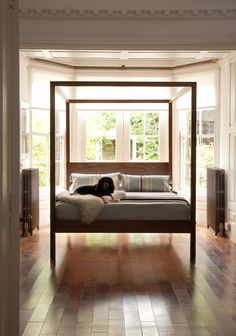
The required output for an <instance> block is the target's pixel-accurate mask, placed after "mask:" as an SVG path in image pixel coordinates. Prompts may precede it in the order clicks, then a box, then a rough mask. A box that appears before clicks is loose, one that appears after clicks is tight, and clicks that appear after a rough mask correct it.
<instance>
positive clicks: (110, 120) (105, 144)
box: [86, 111, 116, 161]
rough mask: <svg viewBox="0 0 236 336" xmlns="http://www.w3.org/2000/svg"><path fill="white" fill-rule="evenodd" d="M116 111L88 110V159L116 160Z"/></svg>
mask: <svg viewBox="0 0 236 336" xmlns="http://www.w3.org/2000/svg"><path fill="white" fill-rule="evenodd" d="M115 152H116V112H97V111H95V112H88V114H87V119H86V159H87V160H89V161H101V160H115Z"/></svg>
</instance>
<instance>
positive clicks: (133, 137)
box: [130, 112, 159, 161]
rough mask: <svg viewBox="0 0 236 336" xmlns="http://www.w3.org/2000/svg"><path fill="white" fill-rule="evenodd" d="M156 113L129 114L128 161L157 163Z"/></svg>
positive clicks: (157, 121)
mask: <svg viewBox="0 0 236 336" xmlns="http://www.w3.org/2000/svg"><path fill="white" fill-rule="evenodd" d="M158 159H159V117H158V112H147V113H145V112H131V113H130V160H131V161H158Z"/></svg>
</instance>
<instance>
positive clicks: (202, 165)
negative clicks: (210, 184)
mask: <svg viewBox="0 0 236 336" xmlns="http://www.w3.org/2000/svg"><path fill="white" fill-rule="evenodd" d="M197 160H198V169H197V184H198V185H199V186H200V187H201V188H206V186H207V168H209V167H213V165H214V138H213V137H209V138H208V137H207V138H199V139H198V148H197Z"/></svg>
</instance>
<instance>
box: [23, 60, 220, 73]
mask: <svg viewBox="0 0 236 336" xmlns="http://www.w3.org/2000/svg"><path fill="white" fill-rule="evenodd" d="M29 60H30V61H33V62H38V63H39V64H42V65H43V64H44V65H52V66H59V67H63V68H67V69H71V70H136V71H137V70H168V71H171V70H178V69H186V68H190V67H195V66H202V65H210V64H215V63H217V62H218V61H219V59H218V58H213V59H208V60H204V61H198V62H192V63H186V64H181V65H174V66H125V65H122V66H74V65H68V64H63V63H60V62H55V61H52V60H44V59H40V58H29Z"/></svg>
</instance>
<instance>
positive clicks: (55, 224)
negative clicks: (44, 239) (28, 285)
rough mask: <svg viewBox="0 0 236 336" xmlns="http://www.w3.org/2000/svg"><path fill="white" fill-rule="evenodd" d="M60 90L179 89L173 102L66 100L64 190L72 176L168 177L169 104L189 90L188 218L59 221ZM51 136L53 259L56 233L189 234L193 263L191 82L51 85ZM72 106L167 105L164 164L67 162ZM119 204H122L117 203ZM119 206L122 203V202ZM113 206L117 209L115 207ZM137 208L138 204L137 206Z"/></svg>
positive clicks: (193, 89) (193, 102)
mask: <svg viewBox="0 0 236 336" xmlns="http://www.w3.org/2000/svg"><path fill="white" fill-rule="evenodd" d="M60 87H145V88H148V87H154V88H155V87H156V88H157V87H170V88H180V89H181V88H183V89H181V90H180V91H179V93H177V95H175V97H174V98H173V99H125V100H124V99H112V100H111V99H100V100H95V99H89V100H84V99H68V98H67V99H66V181H67V188H68V187H69V184H70V181H71V180H70V177H71V174H73V173H86V174H91V173H92V174H98V173H99V174H105V173H110V172H121V173H122V174H133V175H145V176H147V175H168V176H170V177H172V143H173V139H172V104H173V101H174V100H175V99H176V97H177V98H178V96H180V95H181V92H184V90H186V88H187V89H190V90H191V185H190V204H189V216H186V217H183V219H177V220H176V219H173V218H170V219H169V218H168V216H167V218H165V219H164V220H163V219H157V218H156V217H155V218H154V219H153V220H152V219H150V218H149V219H147V220H146V219H144V218H142V219H138V218H129V219H128V220H124V219H122V220H119V219H116V218H112V219H99V218H98V219H96V220H95V221H94V222H93V223H92V225H89V226H86V225H84V224H82V223H81V222H80V221H79V220H75V218H72V219H71V218H70V217H69V216H68V218H65V217H64V218H63V217H60V216H59V215H58V211H57V207H56V203H57V202H56V192H55V190H56V185H55V184H56V182H55V178H56V174H55V168H56V165H55V114H56V108H55V94H56V89H57V88H60ZM50 93H51V117H50V121H51V137H50V147H51V152H50V161H51V167H50V175H51V186H50V202H51V231H50V245H51V247H50V253H51V259H53V260H55V248H56V247H55V245H56V242H55V240H56V233H60V232H104V233H105V232H114V233H119V232H130V233H132V232H134V233H136V232H137V233H189V234H190V259H191V261H194V260H195V254H196V253H195V249H196V247H195V245H196V236H195V229H196V228H195V225H196V223H195V217H196V216H195V211H196V210H195V207H196V187H195V184H196V83H195V82H76V81H73V82H51V92H50ZM75 103H80V104H83V103H95V104H96V103H121V104H122V103H147V104H148V103H165V104H168V115H169V123H168V125H169V126H168V128H169V160H168V162H96V163H95V162H71V161H70V106H71V104H75ZM120 203H122V201H121V202H120ZM122 204H123V203H122ZM116 206H119V204H118V205H116ZM137 206H138V205H137Z"/></svg>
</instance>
